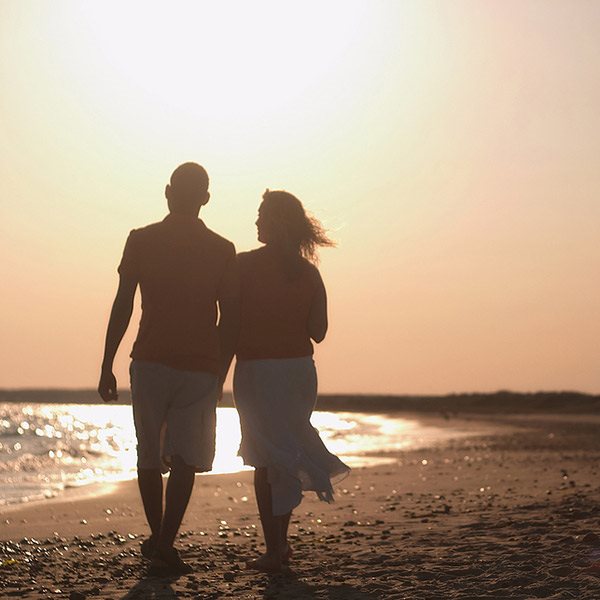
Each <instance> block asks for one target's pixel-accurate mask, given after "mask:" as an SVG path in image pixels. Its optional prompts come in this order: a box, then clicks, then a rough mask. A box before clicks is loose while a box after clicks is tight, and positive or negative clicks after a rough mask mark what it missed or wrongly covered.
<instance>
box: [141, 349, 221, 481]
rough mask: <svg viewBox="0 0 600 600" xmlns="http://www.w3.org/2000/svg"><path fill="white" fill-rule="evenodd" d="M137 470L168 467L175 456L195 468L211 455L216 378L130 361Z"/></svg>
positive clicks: (206, 464)
mask: <svg viewBox="0 0 600 600" xmlns="http://www.w3.org/2000/svg"><path fill="white" fill-rule="evenodd" d="M130 375H131V400H132V405H133V420H134V423H135V432H136V436H137V443H138V445H137V453H138V463H137V466H138V468H140V469H160V470H161V471H162V472H163V473H166V472H167V471H168V470H169V466H170V465H171V460H172V458H173V457H175V456H179V457H180V458H181V459H182V460H183V462H184V463H185V464H186V465H188V466H191V467H194V469H195V470H196V472H202V471H210V470H211V468H212V462H213V459H214V456H215V427H216V407H217V388H218V379H217V376H216V375H214V374H212V373H207V372H205V371H180V370H178V369H172V368H171V367H167V366H165V365H161V364H158V363H151V362H145V361H140V360H134V361H133V362H132V363H131V367H130Z"/></svg>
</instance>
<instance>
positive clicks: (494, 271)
mask: <svg viewBox="0 0 600 600" xmlns="http://www.w3.org/2000/svg"><path fill="white" fill-rule="evenodd" d="M599 30H600V5H599V4H598V3H577V6H576V8H575V7H574V6H573V5H572V4H571V3H568V2H537V1H534V0H527V1H524V2H516V1H509V2H501V3H492V2H489V3H478V2H470V1H467V0H464V1H463V0H461V1H459V2H453V3H445V2H435V1H431V2H417V1H414V2H410V1H408V2H395V1H393V0H378V1H374V2H364V1H346V2H341V1H339V2H338V1H332V2H324V3H318V2H302V3H288V2H285V3H283V2H274V1H272V2H260V1H259V2H173V3H159V2H126V3H122V2H77V1H75V0H73V1H70V0H61V1H58V2H53V3H39V2H34V1H29V0H23V1H21V0H6V1H4V2H2V4H1V5H0V85H1V86H2V90H3V91H2V94H1V95H0V111H1V115H2V117H1V121H0V153H1V154H2V161H1V162H0V177H1V178H2V187H3V190H2V197H3V199H2V213H1V214H2V219H1V220H0V250H1V252H2V256H3V260H2V262H1V263H0V277H1V278H2V280H3V282H5V286H4V290H3V299H2V309H3V310H2V312H1V315H0V336H1V337H2V340H3V344H2V346H1V350H0V387H94V386H95V385H96V383H97V377H98V370H99V363H100V359H101V351H102V342H103V336H104V328H105V326H106V320H107V315H108V311H109V308H110V302H111V300H112V297H113V294H114V291H115V289H116V284H117V275H116V267H117V264H118V262H119V259H120V256H121V252H122V249H123V244H124V242H125V239H126V237H127V233H128V232H129V231H130V230H131V229H132V228H134V227H140V226H142V225H144V224H147V223H150V222H153V221H157V220H160V219H162V218H163V217H164V215H165V214H166V202H165V200H164V197H163V190H164V186H165V184H166V183H167V181H168V177H169V174H170V173H171V171H172V170H173V168H174V167H175V166H177V164H179V163H181V162H184V161H187V160H194V161H197V162H200V163H202V164H203V165H205V167H206V168H207V170H208V172H209V175H210V177H211V188H210V191H211V202H210V203H209V204H208V205H207V207H206V208H205V209H203V212H202V213H201V217H202V218H203V219H204V220H205V221H206V223H207V225H208V226H209V227H211V228H213V229H214V230H216V231H218V232H219V233H221V234H222V235H224V236H225V237H228V238H229V239H231V240H232V241H233V242H234V243H235V244H236V247H237V248H238V249H239V250H247V249H250V248H252V247H255V246H256V245H257V241H256V232H255V227H254V220H255V219H256V211H257V207H258V204H259V201H260V197H261V194H262V192H263V191H264V189H265V188H267V187H268V188H272V189H276V188H284V189H288V190H290V191H291V192H293V193H295V194H296V195H297V196H298V197H299V198H301V199H302V200H303V202H304V203H305V204H306V206H307V207H308V208H309V209H310V210H312V211H314V213H315V214H316V215H317V216H318V217H319V218H320V219H322V220H323V222H324V223H325V225H326V226H327V227H328V228H329V229H330V231H331V234H332V237H334V238H335V239H336V240H337V241H338V246H339V247H338V248H337V249H335V250H326V251H324V252H323V253H322V263H321V270H322V273H323V277H324V279H325V282H326V284H327V287H328V293H329V301H330V312H331V314H330V317H331V318H330V320H331V329H330V333H329V337H328V339H327V340H326V341H325V342H324V343H323V345H322V347H319V348H318V350H317V358H318V361H317V364H318V368H319V380H320V390H321V391H322V392H352V393H359V392H361V393H390V394H391V393H398V394H402V393H447V392H453V391H474V390H479V391H490V390H496V389H502V388H510V389H515V390H522V391H528V390H537V389H576V390H581V391H587V392H594V393H598V392H600V383H599V379H598V364H599V361H600V352H599V350H598V343H597V340H598V339H599V337H600V321H599V320H598V318H597V307H598V305H599V303H600V283H599V279H598V275H597V274H598V270H599V267H600V246H599V245H598V243H597V223H598V222H599V218H600V203H598V194H599V192H600V179H599V176H598V168H597V157H598V156H599V155H600V118H599V116H598V111H597V106H598V105H599V104H600V83H599V81H600V80H599V79H598V77H597V73H598V70H599V68H600V54H599V52H598V47H599V46H598V36H597V34H598V31H599ZM136 315H137V313H136ZM137 318H139V315H137V316H136V318H135V319H134V321H133V322H132V325H131V327H130V330H129V332H128V334H127V338H126V340H125V341H124V342H123V345H122V346H121V350H120V351H119V356H118V364H117V365H116V367H117V370H116V374H117V377H118V378H119V383H120V385H121V387H127V385H128V378H127V365H128V356H127V355H128V350H129V348H130V347H131V344H132V341H133V337H134V335H135V329H136V325H137Z"/></svg>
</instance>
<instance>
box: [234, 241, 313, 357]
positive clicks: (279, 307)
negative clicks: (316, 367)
mask: <svg viewBox="0 0 600 600" xmlns="http://www.w3.org/2000/svg"><path fill="white" fill-rule="evenodd" d="M238 266H239V272H240V282H241V304H242V319H241V329H240V338H239V343H238V350H237V358H238V359H239V360H255V359H267V358H298V357H301V356H310V355H312V353H313V345H312V343H311V341H310V336H309V334H308V319H309V315H310V309H311V305H312V302H313V299H314V295H315V293H316V291H317V289H318V285H319V282H320V275H319V271H318V270H317V268H316V267H315V266H313V265H312V264H311V263H309V262H308V261H307V260H305V259H304V258H299V262H298V264H297V266H296V268H292V269H290V267H289V265H286V264H285V261H284V258H283V257H282V256H281V255H280V254H279V253H278V252H276V251H274V250H273V249H271V248H269V247H268V246H265V247H262V248H258V249H257V250H252V251H250V252H242V253H241V254H238Z"/></svg>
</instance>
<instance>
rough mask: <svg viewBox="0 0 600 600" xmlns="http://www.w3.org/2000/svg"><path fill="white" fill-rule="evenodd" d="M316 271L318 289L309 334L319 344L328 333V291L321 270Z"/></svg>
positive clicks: (313, 303)
mask: <svg viewBox="0 0 600 600" xmlns="http://www.w3.org/2000/svg"><path fill="white" fill-rule="evenodd" d="M315 271H316V279H317V289H316V290H315V294H314V296H313V302H312V305H311V307H310V313H309V315H308V335H310V337H311V339H312V340H314V341H315V342H316V343H317V344H318V343H320V342H322V341H323V340H324V339H325V334H326V333H327V325H328V323H327V292H326V291H325V284H324V283H323V279H322V278H321V274H320V273H319V271H317V270H316V269H315Z"/></svg>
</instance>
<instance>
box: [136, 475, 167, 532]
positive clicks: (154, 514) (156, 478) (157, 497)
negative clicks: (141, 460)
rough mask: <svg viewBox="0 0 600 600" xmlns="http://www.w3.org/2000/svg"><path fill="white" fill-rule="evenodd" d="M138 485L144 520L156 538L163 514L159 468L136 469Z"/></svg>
mask: <svg viewBox="0 0 600 600" xmlns="http://www.w3.org/2000/svg"><path fill="white" fill-rule="evenodd" d="M138 486H139V488H140V494H141V496H142V504H143V505H144V512H145V513H146V520H147V521H148V525H149V526H150V531H151V532H152V537H153V538H154V539H155V540H156V539H158V536H159V534H160V530H161V524H162V516H163V507H162V502H163V500H162V497H163V482H162V475H161V473H160V469H138Z"/></svg>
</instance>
